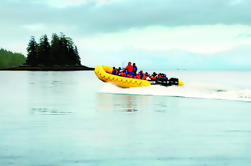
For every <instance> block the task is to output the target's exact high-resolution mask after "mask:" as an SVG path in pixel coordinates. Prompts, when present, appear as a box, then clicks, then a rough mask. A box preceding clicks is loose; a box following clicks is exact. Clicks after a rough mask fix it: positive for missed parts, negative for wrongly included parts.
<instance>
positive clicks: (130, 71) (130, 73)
mask: <svg viewBox="0 0 251 166" xmlns="http://www.w3.org/2000/svg"><path fill="white" fill-rule="evenodd" d="M137 70H138V69H137V66H136V64H135V63H133V65H132V63H131V62H129V63H128V65H127V66H126V68H124V69H122V68H121V67H119V68H115V67H113V70H112V74H114V75H118V76H122V77H128V78H136V79H142V80H148V81H150V80H156V79H160V78H162V79H168V78H167V76H166V74H164V73H159V74H157V73H155V72H153V74H148V73H147V72H145V73H144V72H143V70H140V71H139V72H138V73H137Z"/></svg>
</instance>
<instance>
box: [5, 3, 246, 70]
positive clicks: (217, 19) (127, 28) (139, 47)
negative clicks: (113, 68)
mask: <svg viewBox="0 0 251 166" xmlns="http://www.w3.org/2000/svg"><path fill="white" fill-rule="evenodd" d="M54 32H56V33H59V32H64V33H65V34H66V35H67V36H70V37H72V38H73V40H74V42H75V44H76V45H77V46H78V48H79V52H80V55H81V57H82V61H83V63H84V64H87V65H92V66H95V65H98V64H100V63H101V64H111V65H115V64H118V63H119V64H118V65H121V63H123V62H124V61H127V60H132V61H136V62H137V63H141V62H142V64H141V65H142V66H144V67H149V66H151V64H152V63H154V65H156V67H157V66H159V65H158V64H161V65H162V66H163V68H165V66H168V67H172V68H203V67H205V66H206V67H207V68H236V69H239V68H240V69H247V68H249V69H250V68H251V61H250V59H251V58H250V56H251V54H250V51H251V49H249V48H251V47H250V46H251V1H249V0H203V1H202V0H189V1H188V0H154V1H153V0H25V1H21V0H1V2H0V37H1V39H0V47H3V48H6V49H10V50H13V51H17V52H22V53H26V50H25V49H26V46H27V43H28V41H29V39H30V36H32V35H33V36H35V37H36V38H37V40H38V39H39V37H40V36H41V35H42V34H48V35H49V36H50V35H51V33H54ZM109 59H110V60H109ZM143 59H144V60H143ZM185 59H186V63H184V60H185ZM198 62H199V63H198ZM237 62H238V63H237ZM154 65H153V66H154ZM168 67H167V68H168Z"/></svg>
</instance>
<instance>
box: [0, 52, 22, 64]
mask: <svg viewBox="0 0 251 166" xmlns="http://www.w3.org/2000/svg"><path fill="white" fill-rule="evenodd" d="M25 61H26V57H25V56H24V55H23V54H20V53H13V52H11V51H7V50H5V49H2V48H1V49H0V68H9V67H16V66H20V65H23V64H24V63H25Z"/></svg>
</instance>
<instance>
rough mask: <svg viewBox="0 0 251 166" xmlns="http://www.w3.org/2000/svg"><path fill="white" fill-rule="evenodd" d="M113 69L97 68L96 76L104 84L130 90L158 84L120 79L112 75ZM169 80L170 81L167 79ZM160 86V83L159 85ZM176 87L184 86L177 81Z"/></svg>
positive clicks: (126, 78) (108, 67) (132, 79)
mask: <svg viewBox="0 0 251 166" xmlns="http://www.w3.org/2000/svg"><path fill="white" fill-rule="evenodd" d="M112 70H113V68H112V67H110V66H97V67H95V74H96V76H97V77H98V78H99V79H100V80H101V81H104V82H111V83H113V84H115V85H117V86H119V87H123V88H130V87H141V86H150V85H153V84H158V82H157V81H154V82H152V81H147V80H141V79H134V78H128V77H121V76H117V75H113V74H112ZM169 80H170V79H169ZM160 85H161V83H160ZM175 85H178V86H183V85H184V84H183V83H182V82H181V81H180V80H178V79H177V81H176V84H175Z"/></svg>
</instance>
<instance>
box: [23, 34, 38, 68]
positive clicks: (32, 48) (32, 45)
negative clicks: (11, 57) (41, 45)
mask: <svg viewBox="0 0 251 166" xmlns="http://www.w3.org/2000/svg"><path fill="white" fill-rule="evenodd" d="M37 47H38V44H37V42H36V40H35V38H34V36H32V37H31V39H30V42H29V44H28V47H27V53H28V54H27V59H26V64H27V65H31V66H36V65H38V54H37V51H38V50H37Z"/></svg>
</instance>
